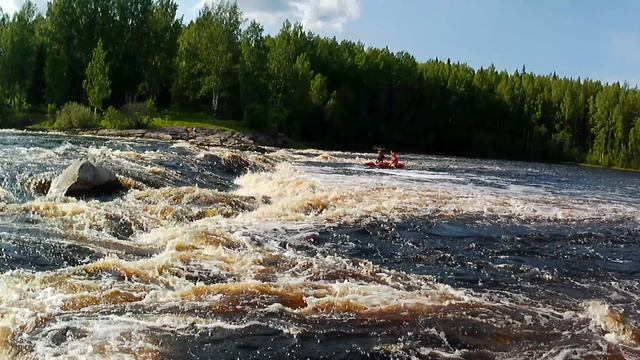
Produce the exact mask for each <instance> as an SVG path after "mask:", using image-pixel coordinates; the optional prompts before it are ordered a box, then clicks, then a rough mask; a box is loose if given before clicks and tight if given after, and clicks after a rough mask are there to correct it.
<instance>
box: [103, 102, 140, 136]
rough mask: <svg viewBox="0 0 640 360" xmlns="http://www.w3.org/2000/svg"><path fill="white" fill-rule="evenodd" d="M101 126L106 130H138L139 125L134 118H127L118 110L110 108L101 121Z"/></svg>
mask: <svg viewBox="0 0 640 360" xmlns="http://www.w3.org/2000/svg"><path fill="white" fill-rule="evenodd" d="M100 126H102V127H103V128H106V129H116V130H125V129H135V128H138V124H137V123H136V121H135V120H134V118H133V117H130V116H125V115H124V114H122V113H121V112H120V111H118V110H117V109H116V108H114V107H112V106H109V107H108V108H107V112H106V113H105V114H104V116H103V117H102V119H101V120H100Z"/></svg>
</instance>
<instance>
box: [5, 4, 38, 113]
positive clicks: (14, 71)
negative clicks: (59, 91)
mask: <svg viewBox="0 0 640 360" xmlns="http://www.w3.org/2000/svg"><path fill="white" fill-rule="evenodd" d="M35 21H36V7H35V5H34V4H33V2H31V1H27V2H25V3H24V5H22V7H21V8H20V10H19V11H18V12H17V13H15V14H14V15H13V17H12V18H11V20H10V21H9V20H8V19H6V18H5V19H4V20H3V21H2V23H4V24H3V25H2V26H1V27H0V91H2V93H3V94H2V96H1V97H0V98H1V99H3V100H5V101H6V102H7V103H8V105H9V106H11V108H13V109H15V110H24V109H26V108H27V95H28V91H29V88H30V87H31V84H32V81H33V69H34V68H35V64H36V51H37V43H36V36H35V35H36V34H35Z"/></svg>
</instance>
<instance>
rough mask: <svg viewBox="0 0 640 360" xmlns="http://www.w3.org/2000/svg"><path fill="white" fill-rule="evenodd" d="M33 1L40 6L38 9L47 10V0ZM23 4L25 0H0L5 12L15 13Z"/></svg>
mask: <svg viewBox="0 0 640 360" xmlns="http://www.w3.org/2000/svg"><path fill="white" fill-rule="evenodd" d="M33 2H34V3H35V4H36V6H37V7H38V10H40V11H43V10H46V8H47V1H46V0H35V1H33ZM22 4H24V0H0V9H2V11H3V12H4V13H5V14H13V13H14V12H16V11H18V10H19V9H20V7H21V6H22Z"/></svg>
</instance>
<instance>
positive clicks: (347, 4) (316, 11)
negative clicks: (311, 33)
mask: <svg viewBox="0 0 640 360" xmlns="http://www.w3.org/2000/svg"><path fill="white" fill-rule="evenodd" d="M292 4H293V7H294V8H295V9H296V10H297V14H296V15H298V16H299V17H300V18H301V19H302V24H304V26H305V27H306V28H309V29H311V30H317V31H337V32H342V30H343V29H344V25H345V24H346V23H348V22H349V21H352V20H356V19H358V18H359V17H360V1H359V0H316V1H314V0H295V1H292Z"/></svg>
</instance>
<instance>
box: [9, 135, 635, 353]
mask: <svg viewBox="0 0 640 360" xmlns="http://www.w3.org/2000/svg"><path fill="white" fill-rule="evenodd" d="M369 156H373V155H371V154H358V153H343V152H324V151H316V150H305V151H297V150H274V151H271V152H267V153H264V154H263V153H254V152H244V151H236V150H230V149H223V148H203V147H197V146H194V145H191V144H189V143H186V142H159V141H147V140H127V139H101V138H92V137H69V136H65V135H56V134H40V133H25V132H16V131H3V132H0V251H1V253H0V358H9V359H45V358H50V359H55V358H61V359H62V358H64V359H67V358H87V359H105V358H107V359H322V358H326V359H638V358H640V174H637V173H636V174H634V173H625V172H616V171H609V170H599V169H585V168H579V167H574V166H563V165H542V164H530V163H524V162H508V161H488V160H470V159H460V158H445V157H432V156H418V155H415V156H414V155H403V156H401V160H402V161H405V162H406V163H407V165H408V169H406V170H375V169H368V168H365V167H364V166H362V165H361V164H362V163H363V162H364V161H366V160H368V157H369ZM79 158H86V159H89V160H92V161H94V162H97V163H100V164H103V165H105V166H107V167H110V168H111V169H113V170H114V171H115V172H116V173H117V174H118V175H119V176H121V177H122V178H123V179H126V181H128V182H129V183H132V184H135V186H134V187H135V188H136V190H130V191H128V192H126V193H124V194H119V195H116V196H111V197H103V198H98V199H74V198H57V199H52V198H47V197H46V196H43V195H41V191H40V190H39V186H40V185H39V184H41V183H42V181H43V179H52V178H54V177H55V176H56V175H57V174H59V173H60V172H61V171H62V170H63V169H64V168H65V167H66V166H68V165H69V164H70V163H71V162H72V161H73V160H75V159H79Z"/></svg>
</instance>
